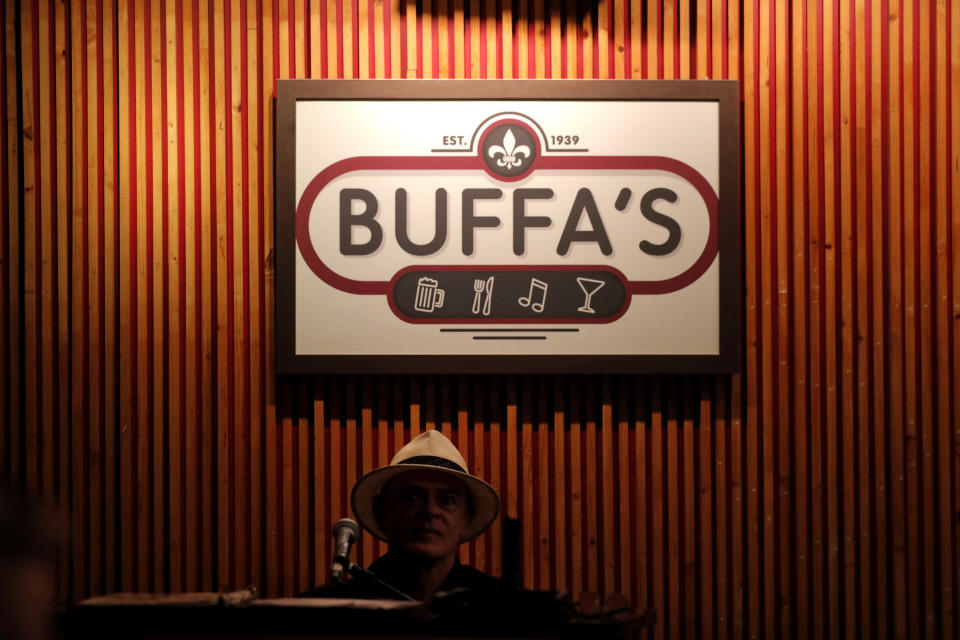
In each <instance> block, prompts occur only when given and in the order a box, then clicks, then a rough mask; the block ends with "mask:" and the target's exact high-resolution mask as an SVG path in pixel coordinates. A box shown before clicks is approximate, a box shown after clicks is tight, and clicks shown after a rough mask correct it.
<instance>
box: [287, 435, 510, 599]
mask: <svg viewBox="0 0 960 640" xmlns="http://www.w3.org/2000/svg"><path fill="white" fill-rule="evenodd" d="M466 466H467V465H466V462H464V460H463V456H461V455H460V452H459V451H457V448H456V447H455V446H454V445H453V443H452V442H450V440H449V439H448V438H447V437H446V436H444V435H443V434H442V433H440V432H439V431H426V432H424V433H421V434H420V435H419V436H417V437H416V438H414V439H413V440H411V441H410V442H409V443H407V444H406V446H404V447H403V448H402V449H400V450H399V451H398V452H397V454H396V455H395V456H394V457H393V460H391V461H390V464H389V465H388V466H386V467H382V468H380V469H375V470H373V471H371V472H370V473H367V474H366V475H364V476H363V477H362V478H360V479H359V480H358V481H357V484H356V485H354V487H353V494H352V495H351V497H350V502H351V505H352V506H353V512H354V514H355V515H356V518H357V520H358V521H359V522H360V524H361V525H362V526H363V528H364V529H366V530H367V531H369V532H370V533H372V534H373V535H374V536H376V537H377V538H379V539H381V540H383V541H385V542H386V543H387V544H388V548H389V550H388V552H387V553H386V554H385V555H384V556H383V557H381V558H380V559H378V560H376V561H375V562H374V563H373V564H371V565H370V568H369V571H370V572H371V573H373V574H374V575H375V576H376V579H372V578H370V577H369V576H359V577H354V578H352V579H350V580H348V581H347V582H345V583H335V584H332V585H325V586H322V587H318V588H316V589H312V590H310V591H308V592H306V593H303V594H302V595H303V596H306V597H346V598H392V599H395V598H398V597H401V594H405V595H406V596H409V597H410V598H412V599H414V600H423V601H429V600H430V599H431V598H432V597H433V594H434V593H436V592H438V591H449V590H450V589H455V588H458V587H465V588H492V587H497V586H499V584H500V581H499V580H497V579H495V578H492V577H490V576H488V575H486V574H485V573H482V572H480V571H478V570H476V569H474V568H472V567H468V566H466V565H463V564H461V563H460V561H459V560H458V558H457V549H458V548H459V546H460V545H461V544H462V543H464V542H466V541H468V540H471V539H473V538H475V537H477V536H478V535H480V534H481V533H483V532H484V531H485V530H486V529H487V528H488V527H489V526H490V525H491V524H492V523H493V521H494V520H495V519H496V517H497V514H498V512H499V511H500V499H499V498H498V497H497V492H496V490H494V488H493V487H492V486H490V485H489V484H487V483H486V482H484V481H483V480H481V479H479V478H477V477H475V476H472V475H470V474H469V473H468V472H467V469H466ZM377 579H379V582H378V580H377ZM381 583H386V584H381ZM388 585H389V586H388ZM394 590H396V591H399V592H401V593H400V594H398V593H396V591H394Z"/></svg>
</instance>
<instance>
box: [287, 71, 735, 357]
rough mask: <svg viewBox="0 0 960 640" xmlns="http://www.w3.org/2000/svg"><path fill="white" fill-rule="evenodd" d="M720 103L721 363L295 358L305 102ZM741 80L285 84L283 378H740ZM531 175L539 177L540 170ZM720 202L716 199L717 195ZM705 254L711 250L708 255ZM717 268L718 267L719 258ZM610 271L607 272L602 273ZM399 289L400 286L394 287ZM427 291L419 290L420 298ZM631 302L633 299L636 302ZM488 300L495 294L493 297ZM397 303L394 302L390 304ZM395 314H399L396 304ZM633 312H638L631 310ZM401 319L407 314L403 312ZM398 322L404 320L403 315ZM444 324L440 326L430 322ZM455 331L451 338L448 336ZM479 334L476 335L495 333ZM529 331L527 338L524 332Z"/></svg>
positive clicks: (718, 246) (718, 241)
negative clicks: (299, 146)
mask: <svg viewBox="0 0 960 640" xmlns="http://www.w3.org/2000/svg"><path fill="white" fill-rule="evenodd" d="M317 100H325V101H331V100H334V101H336V100H339V101H343V100H350V101H356V100H362V101H387V102H389V101H417V100H429V101H447V100H449V101H450V102H451V105H453V104H456V103H457V102H458V101H476V100H488V101H631V102H636V101H683V102H691V101H701V102H702V101H712V102H715V103H716V104H717V105H718V113H719V197H718V198H716V201H717V203H718V206H717V207H716V209H717V211H716V215H717V217H716V229H715V233H716V238H715V243H716V252H717V253H716V255H717V256H720V257H721V258H722V259H721V260H720V263H719V311H718V319H719V352H718V353H715V354H696V355H689V354H679V353H678V354H666V355H664V354H648V355H636V354H634V355H616V354H609V353H607V354H602V355H597V354H590V353H585V354H574V355H570V354H566V355H533V356H531V355H504V354H499V355H473V354H470V355H463V354H450V355H437V354H423V355H420V354H403V355H383V354H379V355H336V354H331V355H322V354H303V353H297V352H296V345H295V336H296V326H295V304H296V300H295V273H296V269H295V268H296V263H295V260H296V256H297V252H298V250H299V249H298V246H297V240H296V233H297V228H296V226H297V220H296V211H297V207H298V203H297V202H296V169H297V166H296V141H297V131H296V125H297V122H296V117H297V116H296V109H297V104H298V103H299V102H301V101H317ZM739 106H740V105H739V85H738V83H737V82H736V81H727V80H722V81H714V80H710V81H706V80H652V81H647V80H642V81H641V80H502V81H500V80H369V81H367V80H279V81H277V100H276V116H275V127H276V131H275V141H276V145H275V149H276V163H275V172H276V181H275V184H276V219H275V232H276V236H275V238H276V253H275V256H276V274H277V278H276V297H275V305H276V309H275V311H276V325H275V326H276V355H277V359H276V362H277V372H278V373H281V374H288V373H289V374H295V373H734V372H736V371H737V370H738V367H739V362H740V358H741V353H740V350H741V333H742V328H741V320H740V309H741V298H742V284H741V274H740V269H741V258H740V218H741V205H740V178H741V176H740V109H739ZM531 170H532V169H531ZM714 197H716V196H714ZM705 252H706V251H705ZM711 259H713V258H711ZM600 268H601V269H603V268H604V267H600ZM394 282H395V283H396V282H397V281H396V279H395V280H394ZM418 292H419V290H418ZM627 295H631V294H629V293H628V294H627ZM488 297H489V294H488ZM391 304H392V305H393V302H392V300H391ZM393 306H394V307H395V305H393ZM626 306H629V305H628V304H627V305H626ZM401 311H402V310H401ZM394 313H397V314H398V315H399V313H400V312H399V311H397V309H396V308H394ZM424 321H437V322H439V320H433V319H429V320H424ZM448 330H449V329H448ZM490 330H491V329H489V328H487V329H484V328H477V329H476V331H490ZM516 330H517V331H520V330H521V329H516Z"/></svg>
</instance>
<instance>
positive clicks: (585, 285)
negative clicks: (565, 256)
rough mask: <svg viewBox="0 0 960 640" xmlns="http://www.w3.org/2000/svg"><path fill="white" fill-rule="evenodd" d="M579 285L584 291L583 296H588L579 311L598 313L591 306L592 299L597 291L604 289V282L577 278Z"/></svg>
mask: <svg viewBox="0 0 960 640" xmlns="http://www.w3.org/2000/svg"><path fill="white" fill-rule="evenodd" d="M577 284H578V285H580V290H581V291H583V295H584V296H586V297H585V298H584V300H583V306H582V307H580V308H578V309H577V311H582V312H583V313H596V311H595V310H594V308H593V307H591V306H590V299H591V298H592V297H593V294H595V293H596V292H597V291H599V290H600V289H602V288H603V285H604V284H606V283H604V281H603V280H594V279H593V278H577Z"/></svg>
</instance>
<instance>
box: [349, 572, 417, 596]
mask: <svg viewBox="0 0 960 640" xmlns="http://www.w3.org/2000/svg"><path fill="white" fill-rule="evenodd" d="M347 571H348V572H349V573H350V575H352V576H353V577H354V578H365V579H367V580H371V581H373V582H374V583H376V584H377V585H378V586H380V587H382V588H384V589H386V590H387V591H389V592H390V593H392V594H394V595H396V596H399V597H400V598H401V599H402V600H407V601H409V602H416V600H414V599H413V598H411V597H410V596H408V595H407V594H405V593H404V592H403V591H400V590H399V589H397V588H396V587H394V586H393V585H390V584H388V583H386V582H384V581H383V580H381V579H380V578H378V577H377V574H375V573H374V572H373V571H370V570H369V569H364V568H363V567H361V566H360V565H357V564H354V563H352V562H351V563H350V565H349V566H348V567H347Z"/></svg>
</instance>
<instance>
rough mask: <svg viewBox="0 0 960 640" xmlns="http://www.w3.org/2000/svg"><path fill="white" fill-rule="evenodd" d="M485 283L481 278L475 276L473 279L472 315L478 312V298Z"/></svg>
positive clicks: (481, 294)
mask: <svg viewBox="0 0 960 640" xmlns="http://www.w3.org/2000/svg"><path fill="white" fill-rule="evenodd" d="M485 284H486V283H485V282H484V280H483V278H477V279H476V280H474V281H473V315H477V314H478V313H480V299H481V298H482V297H483V288H484V285H485Z"/></svg>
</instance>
